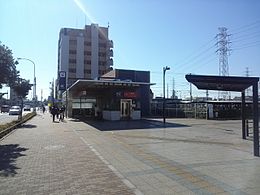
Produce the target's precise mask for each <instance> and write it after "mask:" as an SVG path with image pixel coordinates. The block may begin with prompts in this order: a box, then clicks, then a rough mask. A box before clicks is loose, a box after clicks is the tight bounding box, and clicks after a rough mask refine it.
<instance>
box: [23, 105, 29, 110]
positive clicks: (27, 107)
mask: <svg viewBox="0 0 260 195" xmlns="http://www.w3.org/2000/svg"><path fill="white" fill-rule="evenodd" d="M23 111H31V106H30V105H25V106H24V107H23Z"/></svg>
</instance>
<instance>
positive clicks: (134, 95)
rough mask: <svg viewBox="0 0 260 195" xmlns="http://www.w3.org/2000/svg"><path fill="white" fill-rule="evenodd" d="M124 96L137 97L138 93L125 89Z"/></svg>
mask: <svg viewBox="0 0 260 195" xmlns="http://www.w3.org/2000/svg"><path fill="white" fill-rule="evenodd" d="M124 97H125V98H137V93H136V92H131V91H125V92H124Z"/></svg>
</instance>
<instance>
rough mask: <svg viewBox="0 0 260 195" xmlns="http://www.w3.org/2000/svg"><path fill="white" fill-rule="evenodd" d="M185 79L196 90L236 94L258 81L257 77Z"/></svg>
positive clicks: (192, 77)
mask: <svg viewBox="0 0 260 195" xmlns="http://www.w3.org/2000/svg"><path fill="white" fill-rule="evenodd" d="M185 78H186V79H187V81H188V82H191V83H193V84H194V85H195V86H196V87H197V88H198V89H206V90H220V91H238V92H242V91H244V90H245V89H247V88H248V87H250V86H252V85H253V84H254V83H255V82H258V81H259V78H258V77H237V76H207V75H186V76H185Z"/></svg>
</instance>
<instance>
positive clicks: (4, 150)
mask: <svg viewBox="0 0 260 195" xmlns="http://www.w3.org/2000/svg"><path fill="white" fill-rule="evenodd" d="M26 150H28V149H27V148H22V147H20V146H19V144H8V145H0V177H8V176H13V175H15V174H16V173H17V172H16V169H19V168H18V167H17V166H16V165H15V162H16V159H17V158H19V157H21V156H25V154H22V152H24V151H26Z"/></svg>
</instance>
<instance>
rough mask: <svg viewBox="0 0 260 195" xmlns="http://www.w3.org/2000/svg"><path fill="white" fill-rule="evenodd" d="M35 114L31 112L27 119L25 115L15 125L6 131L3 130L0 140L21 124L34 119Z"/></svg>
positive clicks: (0, 133)
mask: <svg viewBox="0 0 260 195" xmlns="http://www.w3.org/2000/svg"><path fill="white" fill-rule="evenodd" d="M36 115H37V114H36V112H33V113H32V114H31V115H30V116H29V117H27V115H26V116H25V117H24V118H22V120H21V121H20V122H18V123H16V124H15V125H12V126H10V127H8V128H6V129H4V130H3V131H1V132H0V140H1V139H3V138H4V137H5V136H7V135H8V134H9V133H11V132H12V131H13V130H14V129H16V128H18V127H20V126H21V125H22V124H23V123H25V122H27V121H28V120H30V119H32V118H33V117H35V116H36Z"/></svg>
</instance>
